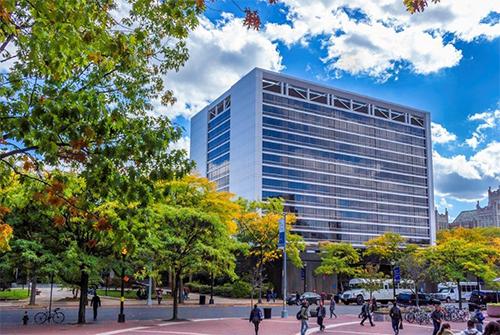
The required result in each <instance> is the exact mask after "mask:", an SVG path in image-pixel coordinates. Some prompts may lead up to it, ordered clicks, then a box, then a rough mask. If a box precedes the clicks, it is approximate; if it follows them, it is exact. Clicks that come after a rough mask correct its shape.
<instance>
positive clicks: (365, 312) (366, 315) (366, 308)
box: [360, 300, 375, 327]
mask: <svg viewBox="0 0 500 335" xmlns="http://www.w3.org/2000/svg"><path fill="white" fill-rule="evenodd" d="M361 315H362V316H363V318H362V319H361V323H360V325H362V326H364V323H365V321H366V319H368V321H370V325H371V326H372V327H375V325H374V324H373V321H372V314H371V300H370V301H366V302H365V303H364V304H363V307H361Z"/></svg>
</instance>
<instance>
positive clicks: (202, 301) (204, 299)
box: [200, 294, 207, 305]
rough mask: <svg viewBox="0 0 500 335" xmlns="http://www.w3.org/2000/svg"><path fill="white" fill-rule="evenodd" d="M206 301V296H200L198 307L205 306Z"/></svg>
mask: <svg viewBox="0 0 500 335" xmlns="http://www.w3.org/2000/svg"><path fill="white" fill-rule="evenodd" d="M206 300H207V296H206V295H204V294H200V305H205V301H206Z"/></svg>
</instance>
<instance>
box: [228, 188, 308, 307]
mask: <svg viewBox="0 0 500 335" xmlns="http://www.w3.org/2000/svg"><path fill="white" fill-rule="evenodd" d="M240 204H241V206H242V208H243V210H242V212H241V213H240V215H239V216H238V219H237V223H238V228H239V230H238V240H240V241H241V242H243V243H245V244H247V246H248V250H249V256H250V257H251V258H252V260H253V264H254V271H253V277H254V280H253V282H254V285H253V286H257V287H258V297H259V302H261V301H262V284H263V281H264V267H265V265H266V264H269V263H271V262H273V261H276V260H278V259H280V258H281V257H282V256H283V251H282V250H280V249H279V248H278V231H279V221H280V219H282V218H283V216H284V212H283V200H281V199H274V198H273V199H269V200H268V202H260V201H254V202H249V201H245V200H240ZM295 221H296V217H295V215H294V214H287V215H286V234H287V235H286V236H287V245H286V253H287V258H288V259H289V260H290V261H291V262H292V264H294V265H295V266H296V267H302V260H301V259H300V252H301V251H303V250H304V249H305V244H304V242H303V239H302V237H301V236H300V235H297V234H294V233H293V232H292V227H293V224H294V223H295Z"/></svg>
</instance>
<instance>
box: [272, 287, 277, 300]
mask: <svg viewBox="0 0 500 335" xmlns="http://www.w3.org/2000/svg"><path fill="white" fill-rule="evenodd" d="M271 298H272V299H273V302H276V292H274V288H271Z"/></svg>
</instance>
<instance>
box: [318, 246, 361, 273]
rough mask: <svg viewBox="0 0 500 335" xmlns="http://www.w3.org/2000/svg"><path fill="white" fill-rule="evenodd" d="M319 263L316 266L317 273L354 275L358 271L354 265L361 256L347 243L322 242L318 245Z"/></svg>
mask: <svg viewBox="0 0 500 335" xmlns="http://www.w3.org/2000/svg"><path fill="white" fill-rule="evenodd" d="M319 249H320V251H321V265H320V266H318V267H317V268H316V273H317V274H338V275H346V276H354V275H356V274H358V273H359V269H358V268H357V267H355V265H357V264H359V262H360V260H361V257H360V256H359V254H358V252H357V251H356V249H354V247H353V246H352V245H351V244H349V243H331V242H323V243H321V244H320V245H319Z"/></svg>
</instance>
